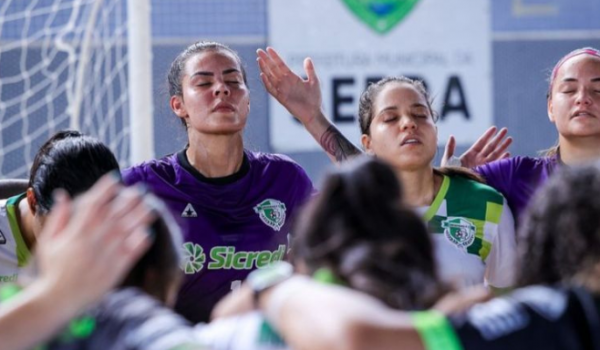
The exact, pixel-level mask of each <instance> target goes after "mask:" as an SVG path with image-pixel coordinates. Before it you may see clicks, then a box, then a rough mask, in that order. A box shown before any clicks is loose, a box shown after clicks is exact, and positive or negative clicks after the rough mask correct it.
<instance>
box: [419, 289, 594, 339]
mask: <svg viewBox="0 0 600 350" xmlns="http://www.w3.org/2000/svg"><path fill="white" fill-rule="evenodd" d="M599 320H600V297H599V296H592V295H590V294H589V293H588V292H586V291H584V290H583V289H563V288H550V287H542V286H532V287H527V288H523V289H520V290H516V291H515V292H513V293H511V294H510V295H508V296H505V297H502V298H496V299H493V300H491V301H489V302H487V303H483V304H479V305H476V306H474V307H472V308H471V309H469V310H468V311H467V312H466V313H465V314H462V315H458V316H451V317H450V318H449V320H448V319H446V318H444V317H443V316H442V315H440V314H438V313H436V312H432V311H429V312H422V313H415V314H413V321H414V325H415V327H416V328H417V330H418V332H419V334H420V335H421V339H422V340H423V343H424V344H425V348H426V349H428V350H438V349H439V350H441V349H444V350H459V349H465V350H471V349H473V350H475V349H477V350H488V349H489V350H496V349H498V350H500V349H511V350H516V349H525V350H532V349H548V350H579V349H600V333H599V330H600V321H599Z"/></svg>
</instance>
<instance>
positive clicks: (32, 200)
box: [26, 187, 37, 215]
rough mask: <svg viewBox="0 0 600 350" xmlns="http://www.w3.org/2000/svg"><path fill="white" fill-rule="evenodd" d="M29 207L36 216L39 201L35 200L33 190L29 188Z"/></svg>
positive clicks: (27, 193) (27, 194)
mask: <svg viewBox="0 0 600 350" xmlns="http://www.w3.org/2000/svg"><path fill="white" fill-rule="evenodd" d="M26 196H27V205H29V211H30V212H31V214H33V215H35V213H36V208H37V199H35V194H34V193H33V188H31V187H28V188H27V192H26Z"/></svg>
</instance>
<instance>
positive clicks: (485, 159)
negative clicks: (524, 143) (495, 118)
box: [441, 126, 513, 168]
mask: <svg viewBox="0 0 600 350" xmlns="http://www.w3.org/2000/svg"><path fill="white" fill-rule="evenodd" d="M496 131H497V128H496V127H495V126H492V127H490V128H489V129H487V130H486V131H485V132H484V133H483V135H481V136H480V137H479V139H477V141H475V143H474V144H473V145H472V146H471V147H470V148H469V149H468V150H467V151H466V152H465V153H463V154H462V155H461V156H460V157H458V160H459V161H460V165H461V166H463V167H465V168H474V167H476V166H479V165H483V164H486V163H489V162H493V161H495V160H498V159H503V158H508V157H510V153H509V152H506V150H507V149H508V146H510V145H511V143H512V141H513V140H512V137H506V135H507V134H508V130H507V129H506V128H502V129H500V131H498V133H496ZM505 137H506V138H505ZM455 148H456V140H455V139H454V136H450V138H449V139H448V142H447V143H446V147H445V149H444V155H443V156H442V161H441V163H442V164H441V166H448V165H455V164H451V162H450V159H451V158H453V157H454V150H455ZM456 165H459V164H456Z"/></svg>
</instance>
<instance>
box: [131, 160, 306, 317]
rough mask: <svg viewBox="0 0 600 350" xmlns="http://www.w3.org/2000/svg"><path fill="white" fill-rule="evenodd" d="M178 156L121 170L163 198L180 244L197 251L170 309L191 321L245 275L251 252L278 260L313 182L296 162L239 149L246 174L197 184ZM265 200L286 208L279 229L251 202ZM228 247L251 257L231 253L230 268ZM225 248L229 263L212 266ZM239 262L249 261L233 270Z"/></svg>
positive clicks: (208, 313)
mask: <svg viewBox="0 0 600 350" xmlns="http://www.w3.org/2000/svg"><path fill="white" fill-rule="evenodd" d="M181 157H182V155H181V154H179V157H178V154H173V155H170V156H167V157H164V158H162V159H158V160H152V161H150V162H146V163H142V164H140V165H137V166H134V167H131V168H128V169H125V170H124V171H123V179H124V181H125V183H126V184H128V185H131V184H134V183H138V182H143V183H145V184H146V185H147V186H148V187H149V189H150V190H151V191H152V192H153V193H154V194H156V195H157V196H158V197H159V198H161V199H163V200H164V201H165V202H166V204H167V206H168V207H169V209H170V210H171V212H172V213H173V215H174V216H175V218H176V219H177V220H178V222H179V223H180V226H181V228H182V232H183V241H184V242H191V243H192V245H194V244H197V245H199V246H200V247H201V248H202V252H203V254H204V261H202V267H201V268H200V269H199V270H197V271H194V272H193V273H188V274H186V275H185V280H184V283H183V286H182V288H181V290H180V292H179V297H178V301H177V305H176V308H175V309H176V311H178V312H179V313H181V314H182V315H184V316H185V317H186V318H188V319H189V320H190V321H192V322H200V321H207V320H208V316H209V315H210V311H211V310H212V308H213V306H214V305H215V303H216V302H217V301H219V299H221V298H222V297H223V296H224V295H225V294H227V293H228V292H229V291H230V290H231V287H232V282H233V281H238V280H244V279H245V278H246V276H247V275H248V273H250V271H251V270H252V269H254V268H256V267H257V266H258V264H259V263H258V260H259V259H258V258H257V254H260V253H261V252H263V253H264V252H266V253H264V254H263V257H264V256H271V257H273V258H274V259H275V258H278V259H283V258H284V256H285V255H286V253H287V249H288V234H289V232H290V230H291V224H292V217H293V216H294V214H295V213H296V212H297V210H298V209H299V207H300V205H301V204H303V203H304V201H305V200H306V199H307V198H308V197H309V196H310V194H311V193H312V192H313V186H312V183H311V181H310V179H309V178H308V176H307V175H306V173H305V172H304V170H303V169H302V168H301V167H300V166H299V165H297V164H296V163H294V162H293V161H292V160H291V159H289V158H287V157H285V156H281V155H276V154H264V153H254V152H250V151H245V157H246V160H247V165H248V169H247V173H245V174H243V176H241V177H239V178H237V179H235V180H234V181H233V182H230V183H211V182H210V181H202V179H199V173H196V174H194V173H193V171H194V170H193V169H191V170H190V169H189V167H190V166H189V165H188V166H185V164H182V162H183V163H186V162H187V160H186V158H185V157H183V158H181ZM246 160H245V163H246ZM265 200H276V201H280V202H282V203H283V204H284V205H285V223H284V224H283V226H282V227H277V226H275V227H273V226H269V225H268V224H267V223H266V222H267V221H268V220H267V219H266V218H264V217H263V218H261V216H260V213H259V211H260V208H259V209H257V207H258V205H259V204H260V203H264V201H265ZM272 202H273V201H270V203H272ZM276 203H277V202H276ZM188 204H191V205H192V206H193V209H194V211H195V212H196V214H197V217H190V216H192V215H191V212H190V211H189V210H188V214H184V211H185V210H186V207H187V206H188ZM257 210H258V211H257ZM268 214H269V215H271V216H273V217H275V216H276V215H277V213H274V212H269V213H268ZM279 214H281V213H279ZM184 216H187V217H184ZM282 246H283V247H282ZM214 247H224V248H217V249H221V252H220V253H217V252H216V250H215V251H214V252H213V251H212V249H213V248H214ZM182 249H183V248H182ZM211 252H213V254H215V255H214V256H212V254H211ZM234 252H236V253H237V252H252V253H253V254H254V257H252V256H248V257H247V258H242V257H243V256H244V255H245V253H242V255H238V257H239V259H238V260H237V263H238V267H235V266H231V264H232V263H233V260H232V259H233V253H234ZM228 253H229V256H230V257H228V258H223V261H227V263H226V265H228V266H225V267H221V268H219V267H218V266H216V265H219V263H218V262H215V261H216V260H215V259H214V257H217V258H219V259H220V258H222V257H226V254H228ZM197 261H200V260H197ZM248 261H250V262H248ZM252 261H254V263H252ZM264 261H265V259H262V260H261V262H264ZM210 262H213V264H212V266H211V265H210ZM244 263H247V265H248V266H244V268H239V264H244ZM183 264H185V261H184V262H183ZM215 264H216V265H215ZM249 265H252V266H249ZM211 267H212V268H211Z"/></svg>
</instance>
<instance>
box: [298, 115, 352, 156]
mask: <svg viewBox="0 0 600 350" xmlns="http://www.w3.org/2000/svg"><path fill="white" fill-rule="evenodd" d="M304 127H305V128H306V130H307V131H308V132H309V133H310V134H311V135H312V137H313V138H314V139H315V140H316V141H317V142H318V143H319V145H321V147H322V148H323V150H324V151H325V153H327V156H328V157H329V159H331V161H332V162H334V163H341V162H344V161H345V160H347V159H348V158H351V157H353V156H356V155H359V154H362V151H361V150H360V149H358V148H357V147H356V146H355V145H354V144H352V142H350V141H349V140H348V139H347V138H346V137H345V136H344V135H342V133H341V132H340V131H339V130H338V129H337V128H336V127H335V125H334V124H333V123H331V122H330V121H329V119H327V118H326V117H325V115H324V114H323V112H322V111H320V112H319V113H317V115H315V116H314V117H313V118H310V121H309V122H307V123H305V124H304Z"/></svg>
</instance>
